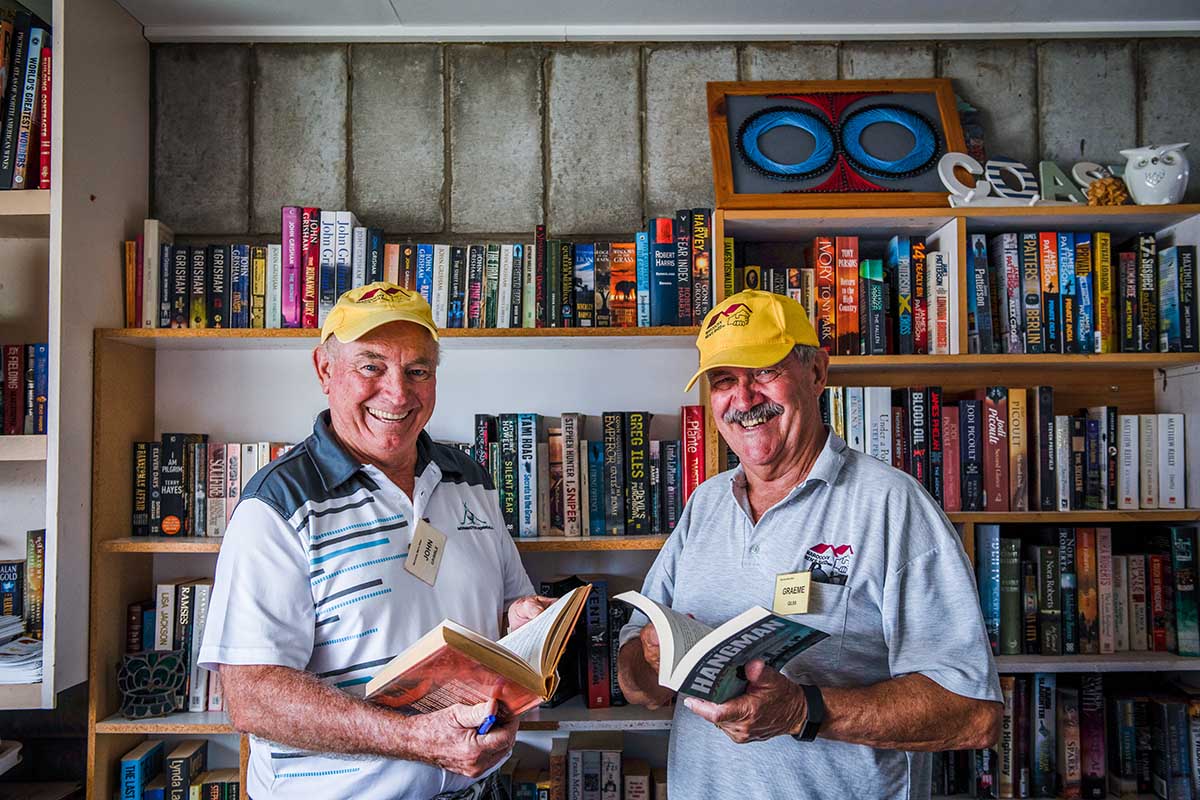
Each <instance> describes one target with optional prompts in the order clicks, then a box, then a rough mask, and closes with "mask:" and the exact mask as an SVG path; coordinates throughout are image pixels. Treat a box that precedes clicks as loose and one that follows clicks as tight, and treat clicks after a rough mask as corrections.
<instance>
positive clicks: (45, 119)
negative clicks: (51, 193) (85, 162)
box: [35, 32, 54, 189]
mask: <svg viewBox="0 0 1200 800" xmlns="http://www.w3.org/2000/svg"><path fill="white" fill-rule="evenodd" d="M50 39H51V36H50V34H49V32H47V36H46V46H44V47H43V48H42V67H41V79H40V84H41V85H40V87H39V89H38V105H39V110H38V180H37V181H36V182H35V183H36V185H37V188H39V189H49V188H50V170H51V163H52V151H51V139H52V131H53V129H54V126H53V125H52V124H51V114H52V113H53V111H52V109H53V107H54V102H53V94H52V88H53V80H52V75H53V74H54V66H53V61H54V59H53V57H52V55H51V50H50Z"/></svg>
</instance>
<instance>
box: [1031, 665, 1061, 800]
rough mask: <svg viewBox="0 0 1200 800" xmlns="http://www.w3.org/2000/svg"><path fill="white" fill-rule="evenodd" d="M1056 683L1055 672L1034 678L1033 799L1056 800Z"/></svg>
mask: <svg viewBox="0 0 1200 800" xmlns="http://www.w3.org/2000/svg"><path fill="white" fill-rule="evenodd" d="M1056 689H1057V681H1056V680H1055V676H1054V673H1052V672H1038V673H1036V674H1035V675H1034V676H1033V704H1032V708H1031V709H1030V710H1031V711H1032V712H1033V713H1032V714H1031V717H1032V719H1031V722H1032V723H1033V724H1032V730H1031V731H1030V733H1032V740H1033V758H1032V759H1030V761H1031V762H1032V763H1031V764H1030V767H1031V768H1032V769H1031V770H1030V772H1031V776H1030V777H1031V781H1030V784H1031V786H1030V792H1029V794H1030V795H1031V796H1033V797H1054V794H1055V778H1056V777H1057V773H1056V770H1055V767H1056V764H1057V760H1058V759H1057V755H1058V753H1057V749H1058V748H1057V743H1058V738H1057V736H1056V735H1055V734H1056V733H1057V727H1058V723H1057V720H1056V719H1055V717H1056V716H1057V715H1056V713H1055V711H1056V708H1055V690H1056Z"/></svg>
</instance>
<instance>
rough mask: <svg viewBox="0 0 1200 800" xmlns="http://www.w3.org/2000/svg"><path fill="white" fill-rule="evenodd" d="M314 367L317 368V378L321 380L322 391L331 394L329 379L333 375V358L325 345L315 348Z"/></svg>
mask: <svg viewBox="0 0 1200 800" xmlns="http://www.w3.org/2000/svg"><path fill="white" fill-rule="evenodd" d="M313 369H314V370H316V373H317V380H318V381H320V382H321V391H322V392H324V393H325V394H329V381H330V380H331V379H332V377H333V360H332V359H330V357H329V352H328V351H327V350H326V349H325V346H324V345H317V346H316V347H315V348H313Z"/></svg>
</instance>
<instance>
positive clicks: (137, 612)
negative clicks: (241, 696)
mask: <svg viewBox="0 0 1200 800" xmlns="http://www.w3.org/2000/svg"><path fill="white" fill-rule="evenodd" d="M212 585H213V581H212V578H180V579H178V580H171V581H164V582H163V583H159V584H157V585H156V586H155V589H154V597H153V598H151V599H147V600H140V601H137V602H134V603H130V604H129V606H128V608H127V609H126V618H125V652H126V653H141V652H145V651H148V650H159V651H175V652H177V653H179V658H180V660H181V661H183V663H184V664H185V678H184V684H183V686H182V687H181V688H180V690H179V692H178V693H177V694H176V695H175V710H176V711H221V710H223V709H224V707H225V702H224V699H223V695H222V693H221V676H220V673H217V672H209V671H208V670H206V669H204V668H202V667H200V666H199V663H198V661H197V659H198V658H199V654H200V643H201V642H202V641H203V639H204V620H205V619H206V618H207V616H208V600H209V597H210V596H211V594H212Z"/></svg>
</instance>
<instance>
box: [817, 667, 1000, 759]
mask: <svg viewBox="0 0 1200 800" xmlns="http://www.w3.org/2000/svg"><path fill="white" fill-rule="evenodd" d="M821 694H822V696H823V697H824V699H825V708H826V716H825V723H824V724H823V725H822V726H821V733H820V736H821V738H823V739H835V740H837V741H841V742H849V743H851V744H865V745H867V746H869V747H875V748H879V749H887V750H910V751H930V752H938V751H941V750H972V749H977V748H985V747H991V746H993V745H994V744H995V743H996V740H997V739H998V738H999V737H1000V720H1001V716H1002V714H1003V706H1002V705H1001V704H1000V703H996V702H993V701H990V700H976V699H974V698H971V697H963V696H962V695H959V694H955V693H954V692H951V691H950V690H948V689H945V688H943V687H941V686H940V685H938V684H937V683H935V682H934V681H933V680H931V679H929V678H927V677H925V676H924V675H921V674H912V675H903V676H901V677H899V678H893V679H891V680H887V681H883V682H882V683H877V684H875V685H874V686H863V687H856V688H836V687H832V686H831V687H824V686H822V687H821Z"/></svg>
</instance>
